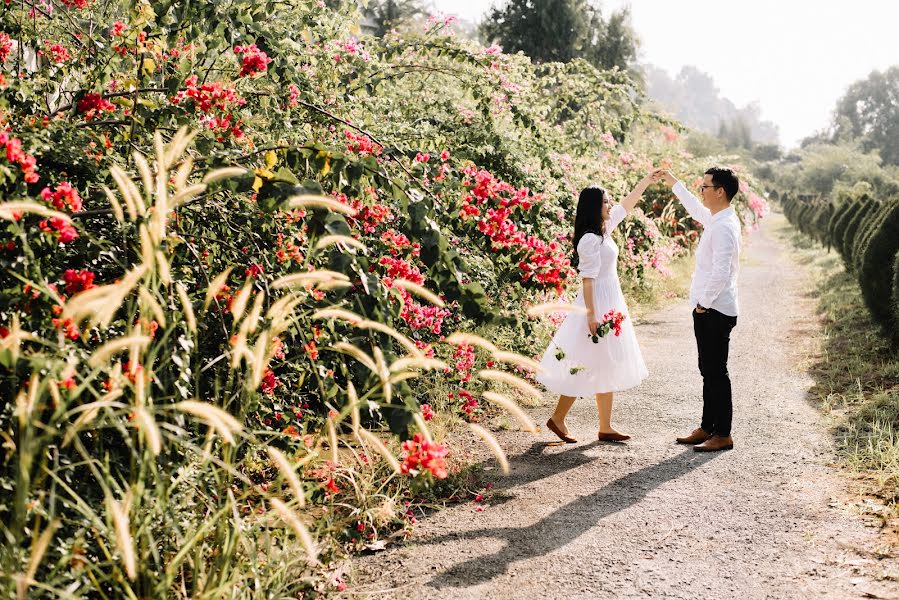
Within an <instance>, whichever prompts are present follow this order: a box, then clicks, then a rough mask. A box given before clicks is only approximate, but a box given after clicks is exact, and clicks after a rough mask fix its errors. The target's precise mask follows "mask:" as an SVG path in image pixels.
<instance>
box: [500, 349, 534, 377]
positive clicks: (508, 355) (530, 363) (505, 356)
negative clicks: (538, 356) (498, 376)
mask: <svg viewBox="0 0 899 600" xmlns="http://www.w3.org/2000/svg"><path fill="white" fill-rule="evenodd" d="M493 358H495V359H496V360H498V361H500V362H504V363H510V364H513V365H518V366H519V367H523V368H525V369H528V370H529V371H533V372H535V373H540V372H541V371H543V367H541V366H540V363H538V362H537V361H535V360H534V359H532V358H528V357H527V356H522V355H521V354H516V353H515V352H506V351H504V350H498V351H496V352H494V353H493Z"/></svg>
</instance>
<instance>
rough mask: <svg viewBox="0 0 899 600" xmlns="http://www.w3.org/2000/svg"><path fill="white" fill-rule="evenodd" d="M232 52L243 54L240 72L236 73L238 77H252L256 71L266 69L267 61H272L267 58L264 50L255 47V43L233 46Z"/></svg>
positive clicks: (259, 71) (260, 71)
mask: <svg viewBox="0 0 899 600" xmlns="http://www.w3.org/2000/svg"><path fill="white" fill-rule="evenodd" d="M234 54H237V55H241V54H243V59H242V61H241V67H240V73H238V74H237V76H238V77H245V76H250V77H252V76H253V75H255V74H257V73H262V72H264V71H266V70H267V69H268V63H270V62H272V59H271V58H269V57H268V55H267V54H266V53H265V52H263V51H262V50H260V49H259V48H257V47H256V44H250V45H249V46H234Z"/></svg>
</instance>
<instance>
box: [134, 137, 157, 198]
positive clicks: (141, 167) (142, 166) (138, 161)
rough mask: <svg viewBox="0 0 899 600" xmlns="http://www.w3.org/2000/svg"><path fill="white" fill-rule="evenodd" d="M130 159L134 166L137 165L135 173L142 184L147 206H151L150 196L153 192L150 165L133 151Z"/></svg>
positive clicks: (138, 153) (139, 154)
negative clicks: (138, 174) (132, 160)
mask: <svg viewBox="0 0 899 600" xmlns="http://www.w3.org/2000/svg"><path fill="white" fill-rule="evenodd" d="M131 157H132V158H134V164H135V165H137V172H138V173H140V178H141V181H142V182H143V184H144V194H146V195H147V196H146V200H147V204H152V203H153V202H152V197H151V196H150V194H151V193H152V192H153V173H152V172H151V171H150V165H149V164H148V163H147V159H146V158H144V155H143V154H141V153H140V152H138V151H137V150H135V151H134V152H132V153H131Z"/></svg>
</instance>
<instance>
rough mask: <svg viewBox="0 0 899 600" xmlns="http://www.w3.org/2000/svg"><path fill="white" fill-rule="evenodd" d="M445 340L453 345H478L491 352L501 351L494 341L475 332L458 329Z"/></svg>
mask: <svg viewBox="0 0 899 600" xmlns="http://www.w3.org/2000/svg"><path fill="white" fill-rule="evenodd" d="M443 341H444V342H446V343H447V344H452V345H453V346H478V347H480V348H483V349H484V350H486V351H488V352H490V353H491V354H492V353H494V352H499V351H500V350H499V348H497V347H496V346H494V345H493V344H492V343H490V342H488V341H487V340H485V339H484V338H482V337H481V336H479V335H475V334H473V333H462V332H460V331H456V332H453V333H451V334H450V335H449V336H448V337H447V338H446V339H445V340H443Z"/></svg>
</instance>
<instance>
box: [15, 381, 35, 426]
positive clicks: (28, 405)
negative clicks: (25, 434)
mask: <svg viewBox="0 0 899 600" xmlns="http://www.w3.org/2000/svg"><path fill="white" fill-rule="evenodd" d="M38 382H39V380H38V374H37V373H36V372H32V373H31V379H29V380H28V393H25V390H19V393H18V394H17V395H16V415H17V416H18V417H19V429H25V426H26V424H27V423H28V420H29V419H30V418H31V413H32V412H34V405H35V403H36V402H37V392H38V387H39V386H38Z"/></svg>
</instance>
